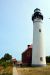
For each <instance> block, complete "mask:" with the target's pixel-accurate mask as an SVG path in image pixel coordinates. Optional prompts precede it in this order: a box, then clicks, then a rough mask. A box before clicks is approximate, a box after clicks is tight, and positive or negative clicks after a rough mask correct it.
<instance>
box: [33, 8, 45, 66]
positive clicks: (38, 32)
mask: <svg viewBox="0 0 50 75" xmlns="http://www.w3.org/2000/svg"><path fill="white" fill-rule="evenodd" d="M32 21H33V49H32V66H45V65H46V58H45V46H44V45H45V44H44V31H43V15H42V13H41V11H40V9H38V8H36V9H35V10H34V14H33V15H32Z"/></svg>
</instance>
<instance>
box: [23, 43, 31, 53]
mask: <svg viewBox="0 0 50 75" xmlns="http://www.w3.org/2000/svg"><path fill="white" fill-rule="evenodd" d="M27 46H28V47H27V49H26V50H25V51H24V52H23V53H25V52H26V51H27V50H28V49H29V48H32V44H31V45H27ZM23 53H22V54H23Z"/></svg>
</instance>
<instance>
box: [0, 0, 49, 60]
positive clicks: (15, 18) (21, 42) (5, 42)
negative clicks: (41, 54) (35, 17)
mask: <svg viewBox="0 0 50 75" xmlns="http://www.w3.org/2000/svg"><path fill="white" fill-rule="evenodd" d="M35 8H40V9H41V11H42V13H43V15H44V29H45V50H46V55H50V19H49V18H50V0H0V58H1V57H2V56H3V55H4V54H5V53H9V54H11V55H12V56H13V57H14V58H16V59H17V60H21V53H22V52H23V51H24V50H25V49H26V48H27V45H28V44H32V40H33V23H32V20H31V17H32V14H33V12H34V9H35Z"/></svg>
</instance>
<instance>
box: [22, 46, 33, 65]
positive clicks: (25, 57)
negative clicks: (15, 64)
mask: <svg viewBox="0 0 50 75" xmlns="http://www.w3.org/2000/svg"><path fill="white" fill-rule="evenodd" d="M31 61H32V45H28V47H27V49H26V50H25V51H24V52H23V53H22V63H23V65H28V66H30V65H31Z"/></svg>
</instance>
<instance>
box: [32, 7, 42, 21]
mask: <svg viewBox="0 0 50 75" xmlns="http://www.w3.org/2000/svg"><path fill="white" fill-rule="evenodd" d="M36 18H39V19H42V20H43V15H42V13H41V11H40V9H38V8H36V9H35V10H34V14H33V15H32V21H34V19H36Z"/></svg>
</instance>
